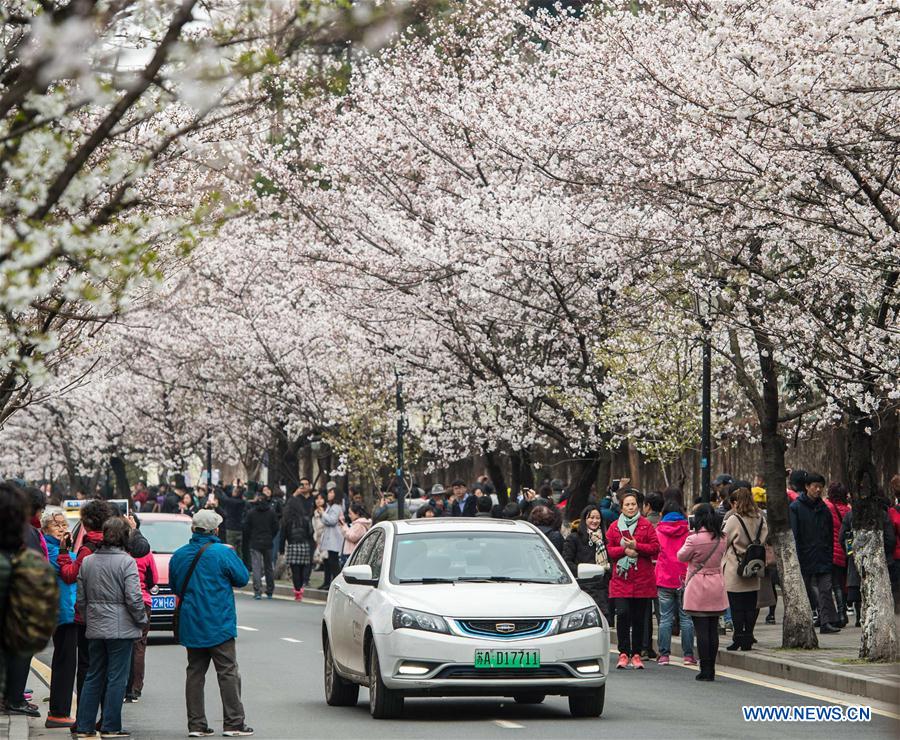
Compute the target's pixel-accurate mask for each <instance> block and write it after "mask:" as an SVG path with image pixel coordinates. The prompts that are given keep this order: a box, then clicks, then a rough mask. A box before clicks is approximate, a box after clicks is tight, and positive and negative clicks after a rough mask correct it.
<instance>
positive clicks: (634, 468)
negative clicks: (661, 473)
mask: <svg viewBox="0 0 900 740" xmlns="http://www.w3.org/2000/svg"><path fill="white" fill-rule="evenodd" d="M628 475H629V477H630V478H631V487H632V488H637V489H640V487H641V453H640V452H638V449H637V447H635V446H634V443H633V442H632V441H631V440H630V439H629V440H628ZM585 504H587V501H586V500H585Z"/></svg>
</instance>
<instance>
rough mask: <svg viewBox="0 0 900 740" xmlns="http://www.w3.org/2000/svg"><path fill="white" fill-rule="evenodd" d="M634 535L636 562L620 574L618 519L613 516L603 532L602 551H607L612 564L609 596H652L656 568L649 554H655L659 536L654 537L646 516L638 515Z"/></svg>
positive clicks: (618, 597) (652, 527)
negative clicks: (618, 563)
mask: <svg viewBox="0 0 900 740" xmlns="http://www.w3.org/2000/svg"><path fill="white" fill-rule="evenodd" d="M634 539H635V542H636V543H637V545H636V548H637V553H638V557H637V564H636V565H635V566H634V567H633V568H631V569H630V570H629V571H628V572H627V573H626V574H625V575H624V576H623V575H621V574H620V573H619V571H618V568H617V567H616V563H617V562H618V560H619V559H620V558H623V557H625V548H624V547H622V533H621V532H620V531H619V522H618V520H617V521H614V522H613V523H612V524H610V525H609V529H608V530H607V532H606V551H607V553H609V562H610V565H611V566H612V578H611V579H610V582H609V597H610V598H611V599H655V598H656V594H657V592H656V569H655V567H654V565H653V558H655V557H656V556H657V555H658V554H659V540H658V539H657V537H656V529H655V527H654V526H653V525H652V524H651V523H650V522H649V521H647V518H646V517H643V516H642V517H641V518H640V519H639V520H638V523H637V525H636V526H635V528H634Z"/></svg>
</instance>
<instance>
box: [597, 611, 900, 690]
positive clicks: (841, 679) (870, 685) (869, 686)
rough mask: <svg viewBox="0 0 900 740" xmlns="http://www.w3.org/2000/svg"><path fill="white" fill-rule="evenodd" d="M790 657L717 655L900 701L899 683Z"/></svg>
mask: <svg viewBox="0 0 900 740" xmlns="http://www.w3.org/2000/svg"><path fill="white" fill-rule="evenodd" d="M617 642H618V640H617V638H616V631H615V628H613V629H611V630H610V636H609V644H610V645H611V646H612V645H616V644H617ZM810 652H814V651H810ZM672 655H677V656H678V657H682V652H681V640H679V639H678V638H677V637H673V638H672ZM789 657H790V656H789V655H785V657H784V658H780V657H774V656H770V655H764V654H762V653H755V654H754V651H752V650H751V651H749V652H729V651H727V650H725V649H724V648H719V652H718V654H717V655H716V665H717V666H727V667H729V668H737V669H739V670H742V671H748V672H750V673H758V674H760V675H763V676H770V677H771V678H780V679H783V680H785V681H795V682H797V683H803V684H807V685H808V686H814V687H816V688H818V689H827V690H830V691H839V692H841V693H844V694H854V695H855V696H862V697H865V698H866V699H873V700H875V701H883V702H886V703H889V704H896V703H897V701H898V699H900V684H896V683H892V682H890V681H886V680H884V679H883V678H869V677H866V676H858V675H856V674H855V673H850V672H849V671H842V670H839V669H836V668H826V667H824V666H821V667H820V666H813V665H806V664H803V663H786V662H785V660H786V659H789Z"/></svg>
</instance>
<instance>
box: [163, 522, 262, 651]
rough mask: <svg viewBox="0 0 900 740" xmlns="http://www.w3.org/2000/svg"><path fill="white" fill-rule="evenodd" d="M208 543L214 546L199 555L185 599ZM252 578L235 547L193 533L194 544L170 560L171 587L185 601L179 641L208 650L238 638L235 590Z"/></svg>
mask: <svg viewBox="0 0 900 740" xmlns="http://www.w3.org/2000/svg"><path fill="white" fill-rule="evenodd" d="M207 542H213V543H215V544H213V545H212V546H211V547H208V548H207V549H206V551H205V552H204V553H203V555H201V556H200V560H199V561H198V562H197V567H196V568H195V569H194V575H192V576H191V581H190V583H189V584H188V590H187V596H186V597H185V595H184V587H183V586H184V580H185V578H186V577H187V572H188V570H190V567H191V563H192V562H194V556H196V554H197V552H198V551H199V550H200V548H201V547H203V545H205V544H206V543H207ZM249 579H250V574H249V573H248V572H247V567H246V566H245V565H244V563H243V562H241V559H240V558H239V557H238V555H237V553H235V551H234V550H233V549H232V548H230V547H228V545H223V544H222V542H221V540H219V538H218V537H215V536H213V535H211V534H200V533H199V532H194V534H193V535H192V536H191V541H190V542H188V543H187V544H186V545H184V546H183V547H179V548H178V549H177V550H176V551H175V553H174V554H173V555H172V560H171V561H169V585H170V586H171V587H172V590H173V591H174V592H175V594H176V595H177V596H178V597H179V598H181V599H182V601H181V613H180V616H179V622H178V635H179V642H180V643H181V644H182V645H184V646H185V647H189V648H207V647H215V646H216V645H221V644H222V643H223V642H228V640H233V639H234V638H235V637H237V612H236V611H235V608H234V593H233V591H232V589H234V588H239V587H241V586H245V585H247V581H248V580H249Z"/></svg>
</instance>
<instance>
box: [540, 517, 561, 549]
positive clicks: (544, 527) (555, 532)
mask: <svg viewBox="0 0 900 740" xmlns="http://www.w3.org/2000/svg"><path fill="white" fill-rule="evenodd" d="M538 529H539V530H541V534H543V535H544V537H546V538H547V539H548V540H550V542H551V543H552V544H553V547H555V548H556V551H557V552H558V553H560V555H561V554H562V552H563V548H564V547H565V544H566V543H565V540H563V536H562V532H560V531H559V527H556V528H554V527H553V526H551V525H549V524H541V525H540V526H538Z"/></svg>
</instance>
